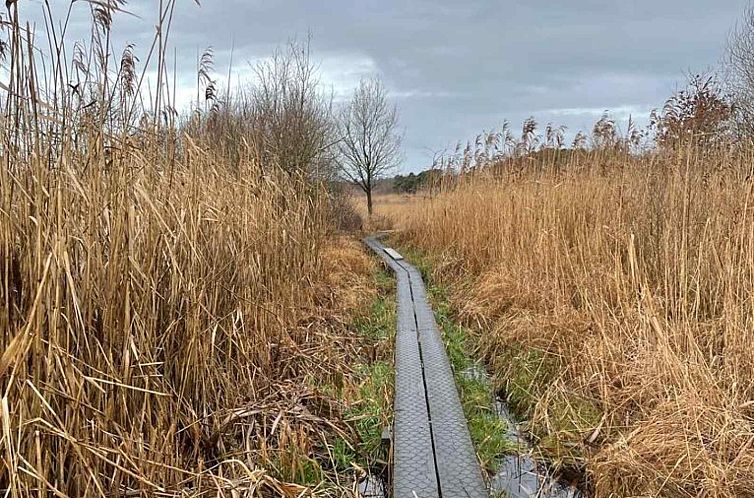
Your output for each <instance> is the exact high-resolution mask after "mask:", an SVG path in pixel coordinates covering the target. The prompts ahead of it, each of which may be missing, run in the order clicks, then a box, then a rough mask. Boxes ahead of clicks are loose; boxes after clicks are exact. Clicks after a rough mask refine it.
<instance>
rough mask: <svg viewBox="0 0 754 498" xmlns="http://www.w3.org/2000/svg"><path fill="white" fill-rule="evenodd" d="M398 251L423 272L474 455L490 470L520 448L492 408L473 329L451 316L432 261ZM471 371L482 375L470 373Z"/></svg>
mask: <svg viewBox="0 0 754 498" xmlns="http://www.w3.org/2000/svg"><path fill="white" fill-rule="evenodd" d="M401 254H402V255H403V256H404V257H405V258H406V259H407V260H409V261H411V264H413V265H414V266H415V267H416V268H417V269H418V270H419V271H420V272H421V274H422V276H423V278H424V282H425V285H426V287H427V295H428V296H429V298H430V300H431V301H432V309H433V310H434V312H435V318H436V319H437V324H438V325H439V328H440V331H441V333H442V338H443V342H444V343H445V350H446V352H447V354H448V359H449V360H450V364H451V366H452V368H453V375H454V377H455V381H456V386H458V391H459V394H460V397H461V405H462V406H463V412H464V415H465V416H466V421H467V423H468V425H469V432H470V433H471V439H472V441H473V443H474V448H475V449H476V452H477V456H478V457H479V460H480V462H481V464H482V466H483V467H484V468H485V470H487V472H489V473H494V472H495V471H496V470H497V469H498V468H499V467H500V460H501V458H502V457H504V456H505V455H510V454H512V453H516V452H518V451H520V448H518V447H517V445H516V444H515V443H514V442H512V441H511V440H510V439H509V438H508V436H507V428H508V427H507V422H506V421H505V420H503V419H501V418H500V417H499V416H498V414H497V411H496V410H495V397H494V388H493V386H492V384H491V382H490V380H489V379H488V378H487V376H486V374H485V367H484V366H483V365H482V364H480V363H479V362H478V361H476V360H475V359H474V354H473V351H474V346H473V342H474V339H473V333H472V331H471V330H470V329H468V328H466V327H463V326H461V325H459V324H458V323H457V322H455V321H454V320H453V318H452V312H451V309H450V304H449V303H448V298H447V291H446V289H445V288H443V287H442V286H440V285H437V284H435V283H433V281H432V278H431V266H432V265H431V262H430V261H429V260H428V258H426V257H424V256H423V255H422V254H421V253H420V252H419V251H416V250H414V249H412V248H408V247H401ZM474 372H477V373H480V374H481V375H473V373H474Z"/></svg>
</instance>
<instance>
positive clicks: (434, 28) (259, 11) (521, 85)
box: [19, 0, 747, 171]
mask: <svg viewBox="0 0 754 498" xmlns="http://www.w3.org/2000/svg"><path fill="white" fill-rule="evenodd" d="M51 3H53V4H57V7H55V9H56V13H61V15H62V13H64V10H65V9H64V8H63V7H64V5H62V4H63V3H64V2H51ZM746 5H747V0H724V1H719V2H714V4H713V3H711V2H709V0H663V1H657V0H652V1H650V0H623V1H620V2H605V1H604V0H571V1H569V2H552V1H549V0H548V1H545V0H528V1H525V0H507V1H505V2H501V1H499V0H497V1H495V0H469V1H460V0H432V1H430V0H411V1H406V0H359V1H353V0H328V1H326V2H322V1H320V2H316V1H311V0H285V1H282V0H281V1H272V0H222V1H220V0H204V1H203V2H202V6H201V7H197V6H196V5H195V4H194V2H191V1H189V0H183V1H179V2H178V6H177V9H176V15H175V19H174V21H173V26H172V31H171V33H170V36H171V40H172V42H173V44H174V45H175V46H176V47H177V54H178V55H177V57H178V64H177V65H178V68H179V73H180V74H179V77H178V80H179V85H180V86H181V87H182V90H181V95H183V96H184V97H183V98H184V99H190V98H191V97H190V96H191V95H194V94H195V90H194V89H193V88H194V87H193V85H194V83H193V82H194V81H195V76H194V75H195V64H196V63H195V61H196V56H197V53H199V52H201V51H202V50H203V49H204V48H205V47H207V46H213V47H214V48H215V53H216V67H217V71H218V73H219V74H226V73H227V71H228V64H229V62H230V55H231V48H232V53H233V68H234V77H233V79H234V80H235V81H238V80H239V79H244V78H247V77H249V75H250V70H249V67H250V66H249V65H250V64H252V63H253V62H254V61H255V60H259V59H260V58H263V57H266V56H269V54H270V53H271V52H272V50H274V48H275V47H276V46H278V45H280V44H283V43H285V42H286V41H287V40H288V39H290V38H292V37H298V38H302V37H306V36H307V33H311V34H312V36H313V42H312V48H313V50H314V52H313V54H314V57H315V58H316V59H317V61H318V63H319V67H320V73H321V79H322V81H323V82H324V83H326V84H327V85H328V86H329V88H331V89H332V91H333V94H334V96H335V99H336V100H339V99H343V98H346V96H347V95H348V94H349V92H350V89H351V88H352V87H353V86H354V85H355V84H356V82H357V81H358V79H359V78H360V77H362V76H366V75H371V74H379V75H381V76H382V77H383V78H384V80H385V81H386V83H387V85H388V87H389V89H390V90H391V93H392V95H393V97H394V98H395V100H396V102H397V103H398V105H399V108H400V113H401V118H402V124H403V126H404V127H405V130H406V140H405V145H406V162H405V165H404V169H405V170H406V171H409V170H418V169H421V168H424V167H426V166H428V163H429V162H430V157H431V155H432V152H433V151H437V150H441V149H443V148H445V147H446V146H448V145H450V144H452V143H453V142H455V141H456V140H459V139H466V138H470V137H473V136H474V135H475V134H476V133H477V132H479V131H481V130H484V129H491V128H494V127H498V126H500V124H501V123H502V122H503V120H505V119H507V120H509V121H511V122H512V123H513V124H514V125H515V126H516V127H517V126H518V124H519V123H520V122H521V121H522V120H523V119H524V118H525V117H527V116H529V115H534V116H535V117H536V118H537V120H538V121H539V122H540V123H543V124H544V123H546V122H548V121H554V122H556V123H559V124H565V125H566V126H568V128H569V130H570V131H571V132H572V133H575V131H576V130H578V129H586V128H589V127H590V126H591V124H592V123H593V122H594V121H595V119H596V118H598V117H599V115H600V114H601V113H602V112H603V111H604V110H612V111H613V115H614V116H615V117H616V118H618V119H621V120H625V119H628V116H629V115H633V117H634V119H637V120H638V121H639V122H643V121H645V120H646V117H647V114H648V112H649V110H650V109H652V108H654V107H658V106H661V105H662V103H663V101H664V100H665V99H666V98H667V97H668V95H669V94H670V92H672V91H673V89H674V88H675V87H676V86H677V85H678V84H679V82H681V81H682V80H683V78H684V73H685V72H688V71H699V70H704V69H706V68H708V67H710V66H712V65H714V64H715V63H716V62H717V61H718V60H719V58H720V57H721V56H722V54H723V49H724V46H725V41H726V37H727V35H728V33H729V31H730V29H731V28H732V27H733V26H734V24H735V22H736V21H737V19H738V18H739V16H740V15H741V13H742V12H743V10H744V8H745V7H746ZM19 8H20V9H21V11H22V14H23V16H24V17H25V18H29V19H31V20H32V21H33V20H35V19H36V20H37V22H38V24H37V30H38V31H44V24H42V23H41V16H40V14H39V13H40V12H41V8H42V3H41V2H40V1H39V0H27V1H24V0H22V1H21V2H19ZM127 9H128V10H129V11H131V12H133V13H134V14H135V15H136V16H138V17H136V16H127V15H120V16H118V17H117V18H116V20H115V26H114V29H115V33H116V40H115V41H116V46H123V45H124V44H125V43H126V41H128V42H133V43H135V44H136V45H137V53H141V54H143V53H145V51H146V50H148V48H149V44H150V43H151V39H152V36H153V33H154V24H155V19H156V17H157V2H155V1H152V0H132V1H131V2H130V3H129V4H128V6H127ZM74 10H75V12H74V17H73V22H72V27H71V36H72V37H73V38H76V37H77V36H81V37H83V36H85V33H86V30H87V26H88V12H87V8H86V7H85V4H84V3H83V2H79V3H77V4H76V5H75V9H74ZM142 58H143V56H142Z"/></svg>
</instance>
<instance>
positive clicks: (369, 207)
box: [367, 188, 372, 217]
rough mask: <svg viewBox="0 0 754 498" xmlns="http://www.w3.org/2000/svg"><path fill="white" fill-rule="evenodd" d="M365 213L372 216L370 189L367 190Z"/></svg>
mask: <svg viewBox="0 0 754 498" xmlns="http://www.w3.org/2000/svg"><path fill="white" fill-rule="evenodd" d="M367 213H369V216H370V217H371V216H372V189H371V188H368V189H367Z"/></svg>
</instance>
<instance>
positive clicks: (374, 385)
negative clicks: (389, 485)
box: [330, 271, 396, 469]
mask: <svg viewBox="0 0 754 498" xmlns="http://www.w3.org/2000/svg"><path fill="white" fill-rule="evenodd" d="M374 282H375V285H376V286H377V288H378V290H379V295H378V297H377V298H376V299H375V300H374V301H373V302H372V303H371V305H370V312H369V313H368V314H367V315H365V316H363V317H360V318H358V319H357V320H356V321H355V323H354V327H355V329H356V331H357V332H358V334H359V335H360V336H361V337H362V339H363V341H364V349H365V350H367V349H368V350H370V351H372V354H369V355H364V357H363V358H361V362H360V363H358V364H356V365H354V370H355V377H356V379H357V383H358V386H359V387H358V392H357V395H356V397H355V399H353V400H351V401H350V403H349V406H348V409H347V410H346V412H345V414H344V415H345V419H346V420H347V421H348V423H349V424H350V425H351V427H352V428H353V429H354V430H355V431H356V435H357V445H356V447H355V448H354V449H351V448H350V447H349V446H348V445H347V444H346V443H345V441H343V440H342V439H337V440H336V441H335V442H334V443H333V444H332V447H331V448H330V451H331V453H332V455H333V460H334V461H335V463H336V465H337V466H338V467H340V468H348V467H351V466H352V464H354V463H355V464H356V465H358V466H360V467H361V468H364V469H374V468H384V467H385V466H387V464H388V456H389V455H388V448H387V447H386V445H384V444H383V442H382V431H383V428H385V427H390V426H391V425H392V416H393V414H392V402H393V378H394V367H393V354H392V351H393V349H392V348H393V338H394V336H395V327H396V314H395V291H394V288H395V284H394V280H393V278H392V276H391V275H390V274H389V273H387V272H385V271H378V272H376V273H375V275H374Z"/></svg>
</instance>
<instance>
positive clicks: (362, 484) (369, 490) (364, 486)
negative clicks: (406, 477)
mask: <svg viewBox="0 0 754 498" xmlns="http://www.w3.org/2000/svg"><path fill="white" fill-rule="evenodd" d="M358 488H359V495H360V496H361V497H362V498H386V497H387V492H386V489H385V482H384V481H383V480H382V478H380V477H377V476H373V475H368V476H366V477H365V478H364V479H362V480H361V481H359V486H358Z"/></svg>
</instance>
